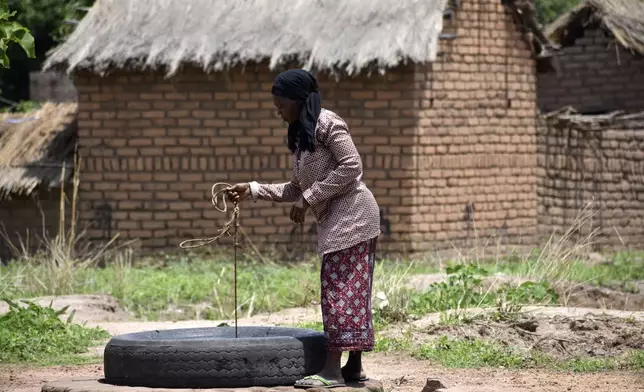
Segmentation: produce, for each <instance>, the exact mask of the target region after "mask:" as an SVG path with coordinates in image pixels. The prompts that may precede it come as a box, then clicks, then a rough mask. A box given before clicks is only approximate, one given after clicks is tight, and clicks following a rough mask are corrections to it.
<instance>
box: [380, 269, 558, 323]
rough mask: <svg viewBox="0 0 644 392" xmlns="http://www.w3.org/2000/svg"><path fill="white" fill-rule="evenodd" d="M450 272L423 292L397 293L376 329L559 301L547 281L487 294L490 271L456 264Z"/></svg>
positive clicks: (383, 310)
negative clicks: (474, 311) (425, 318)
mask: <svg viewBox="0 0 644 392" xmlns="http://www.w3.org/2000/svg"><path fill="white" fill-rule="evenodd" d="M446 272H447V280H445V281H443V282H437V283H433V284H431V285H430V286H429V287H428V288H427V289H426V290H424V291H422V292H418V291H413V290H409V289H405V288H398V289H397V290H395V291H393V292H392V293H391V296H392V300H391V301H389V303H388V305H387V306H385V307H382V308H376V309H375V310H374V319H375V326H376V329H380V328H382V327H383V326H386V325H388V324H391V323H396V322H405V321H410V320H413V319H418V318H419V317H422V316H423V315H426V314H429V313H438V312H443V318H442V322H444V323H459V322H462V321H464V320H465V318H467V315H466V312H465V311H466V310H467V309H470V308H479V307H497V308H498V309H499V310H500V311H502V312H516V311H518V310H520V309H521V307H522V306H524V305H534V304H540V305H547V304H554V303H556V302H557V300H558V295H557V293H556V292H555V291H554V289H553V288H552V287H550V285H549V284H548V283H547V282H545V281H541V282H531V281H528V282H525V283H523V284H521V285H519V286H507V285H502V286H500V287H498V288H497V289H495V290H487V291H486V290H484V289H483V286H482V281H483V278H484V277H485V276H487V275H488V274H489V271H488V270H486V269H484V268H482V267H480V266H475V265H472V264H469V265H464V264H456V265H453V266H448V267H447V269H446ZM447 311H449V312H447Z"/></svg>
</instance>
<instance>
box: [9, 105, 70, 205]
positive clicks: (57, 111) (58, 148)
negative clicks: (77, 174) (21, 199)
mask: <svg viewBox="0 0 644 392" xmlns="http://www.w3.org/2000/svg"><path fill="white" fill-rule="evenodd" d="M76 109H77V104H76V103H66V104H53V103H45V104H44V105H43V106H42V108H41V109H39V110H36V111H33V112H29V113H23V114H3V115H1V116H0V197H4V196H7V195H9V194H12V193H13V194H30V193H31V192H33V190H34V189H36V188H37V187H39V186H46V187H58V186H60V182H61V175H62V170H63V166H65V167H66V170H65V178H64V181H65V182H67V181H68V180H69V179H70V177H71V175H72V168H73V165H72V164H73V153H74V148H75V144H76V135H77V134H76Z"/></svg>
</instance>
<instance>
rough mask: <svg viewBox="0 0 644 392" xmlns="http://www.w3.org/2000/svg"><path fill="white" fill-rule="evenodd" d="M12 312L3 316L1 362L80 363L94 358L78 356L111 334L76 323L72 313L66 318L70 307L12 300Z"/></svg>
mask: <svg viewBox="0 0 644 392" xmlns="http://www.w3.org/2000/svg"><path fill="white" fill-rule="evenodd" d="M5 302H7V303H8V304H9V312H8V313H6V314H5V315H3V316H2V317H0V362H7V363H18V362H26V363H35V364H43V365H47V364H53V363H55V364H64V363H69V364H78V363H86V362H93V361H95V358H92V357H87V356H86V357H79V356H78V354H81V353H86V352H87V351H88V348H89V347H92V346H93V345H95V344H97V343H99V342H101V341H102V340H104V339H107V338H109V337H110V335H109V334H108V333H107V332H106V331H104V330H102V329H99V328H86V327H84V326H81V325H78V324H74V323H73V313H72V314H71V315H70V316H69V317H68V318H67V320H66V321H63V320H61V318H60V316H62V315H63V314H65V312H66V311H67V308H63V309H61V310H58V311H57V310H55V309H53V308H52V307H51V306H49V307H42V306H39V305H37V304H35V303H33V302H28V301H23V302H24V303H25V304H26V305H27V306H20V305H19V304H17V303H14V302H13V301H10V300H5Z"/></svg>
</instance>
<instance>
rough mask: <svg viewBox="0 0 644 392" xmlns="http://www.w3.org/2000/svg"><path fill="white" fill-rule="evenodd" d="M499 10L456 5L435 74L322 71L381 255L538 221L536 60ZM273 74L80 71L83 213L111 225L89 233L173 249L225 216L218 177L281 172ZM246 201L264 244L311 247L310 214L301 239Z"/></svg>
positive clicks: (283, 208) (212, 229)
mask: <svg viewBox="0 0 644 392" xmlns="http://www.w3.org/2000/svg"><path fill="white" fill-rule="evenodd" d="M497 3H498V2H496V1H492V0H486V1H485V2H484V4H481V5H480V7H481V9H480V11H481V12H476V10H475V9H474V8H471V7H477V5H476V4H470V3H464V4H463V5H462V6H463V7H465V8H464V9H463V10H461V11H459V12H458V14H457V21H456V23H458V26H460V27H458V29H457V31H456V32H457V33H458V35H459V38H457V39H456V40H455V41H453V42H452V43H451V44H449V45H447V46H446V47H444V48H443V50H444V52H445V56H443V57H442V58H443V60H441V61H439V62H438V63H437V64H434V66H433V68H434V70H433V72H432V71H431V67H425V66H415V65H408V66H401V67H398V68H396V69H393V70H390V71H389V72H388V73H387V74H386V75H384V76H381V75H371V76H365V75H361V76H358V77H352V78H348V77H343V78H341V80H340V81H339V82H338V81H336V80H335V78H332V77H329V76H328V75H325V74H319V75H318V78H319V81H320V85H321V89H322V99H323V102H324V106H325V107H327V108H329V109H331V110H334V111H336V112H338V113H339V114H340V115H341V116H343V117H344V118H345V119H346V120H347V122H348V124H349V126H350V129H351V132H352V135H353V137H354V141H355V143H356V145H357V147H358V150H359V151H360V153H361V154H362V155H363V163H364V167H365V182H366V183H367V185H368V186H369V187H370V188H371V189H372V191H373V193H374V195H375V196H376V198H377V200H378V203H379V204H380V206H381V208H382V228H383V231H384V232H385V234H384V235H383V236H382V242H381V244H382V248H384V250H385V251H386V252H400V251H405V252H416V251H422V250H426V249H429V248H430V247H433V248H439V247H444V248H445V247H446V248H451V247H452V245H453V244H452V243H451V242H450V241H456V242H457V243H459V244H465V245H467V244H471V243H472V241H471V240H472V238H473V229H474V228H476V229H477V230H478V231H477V233H478V235H479V236H481V237H487V236H488V235H490V234H501V235H502V236H503V237H504V238H507V241H513V242H517V241H519V237H522V236H528V237H529V236H531V235H533V232H534V231H535V230H536V229H535V228H536V216H535V214H536V177H535V168H536V157H535V154H534V152H535V148H536V147H535V133H536V131H535V126H534V118H535V105H536V96H535V91H534V90H535V88H534V81H535V78H534V63H533V61H532V60H531V59H530V54H529V53H528V51H527V49H526V48H525V44H524V43H523V41H520V39H519V36H518V34H517V33H516V29H515V28H514V26H513V25H512V22H511V19H510V17H509V16H504V13H503V8H502V7H501V5H500V4H497ZM506 22H507V23H506ZM477 25H480V26H481V27H482V29H480V30H479V29H476V28H473V26H477ZM506 54H510V58H509V60H508V61H507V62H506V60H505V58H506ZM275 76H276V73H271V72H268V71H267V67H266V65H265V64H261V65H257V66H247V67H246V69H245V72H244V73H242V72H240V70H239V69H234V70H232V71H230V72H228V73H216V74H210V75H205V74H203V73H201V72H199V71H197V70H193V69H185V70H184V71H182V73H181V74H179V75H177V76H174V77H172V78H171V79H163V77H162V75H160V74H153V73H146V74H136V73H125V72H117V73H115V74H112V75H111V76H108V77H105V78H99V77H97V76H93V75H86V74H85V75H83V74H80V75H77V77H76V80H75V84H76V86H77V89H78V91H79V136H80V140H81V155H82V156H83V157H84V158H83V163H84V166H83V168H82V172H81V193H80V198H81V202H82V205H81V218H82V219H83V220H84V221H85V222H94V223H95V224H99V223H100V224H101V225H102V226H101V228H95V229H94V230H93V231H92V232H91V234H92V235H93V236H94V237H96V238H101V237H102V238H106V237H107V236H108V235H110V233H114V232H116V231H118V232H120V233H121V235H122V236H123V237H124V238H140V239H141V245H142V247H144V248H167V247H176V246H177V245H178V244H179V243H180V242H181V241H182V240H184V239H188V238H193V237H203V236H209V235H215V234H216V232H217V230H218V228H219V227H220V225H221V223H223V221H224V218H223V217H222V214H221V213H220V212H218V211H216V210H215V209H214V208H213V207H212V205H211V203H210V199H209V195H210V187H211V186H212V184H213V183H214V182H220V181H225V182H238V181H248V180H258V181H262V182H282V181H285V180H287V179H288V178H289V177H290V172H291V168H290V158H289V154H288V150H287V149H286V146H285V137H286V127H285V126H284V124H283V123H282V121H281V120H280V119H278V118H277V116H276V114H275V110H274V109H273V105H272V99H271V96H270V88H271V84H272V81H273V79H274V77H275ZM508 102H509V103H510V107H508ZM242 208H243V210H242V220H241V222H240V223H241V225H242V226H243V227H244V230H245V231H246V232H247V233H248V234H249V235H250V237H251V239H252V240H253V242H254V243H255V244H256V245H260V246H264V245H270V244H278V245H282V246H286V247H292V246H293V244H295V243H297V242H299V241H304V242H306V243H308V244H313V243H314V241H315V225H314V224H312V222H313V219H312V217H311V216H310V215H309V217H308V221H307V223H306V224H305V227H304V233H303V237H304V238H302V237H301V236H300V228H298V227H295V226H294V225H293V224H292V223H291V222H290V220H289V218H288V210H289V206H288V205H270V204H268V203H257V204H252V203H246V204H244V205H243V206H242ZM472 209H473V210H472ZM470 210H471V211H470ZM468 211H469V212H468ZM484 240H485V239H484ZM311 248H312V247H310V249H311Z"/></svg>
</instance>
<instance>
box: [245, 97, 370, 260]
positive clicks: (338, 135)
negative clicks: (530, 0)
mask: <svg viewBox="0 0 644 392" xmlns="http://www.w3.org/2000/svg"><path fill="white" fill-rule="evenodd" d="M315 133H316V140H317V144H316V148H315V152H313V153H310V152H309V151H303V152H302V153H301V154H298V151H296V152H295V153H294V154H293V174H292V177H291V180H290V181H289V182H286V183H282V184H259V183H257V182H255V181H253V182H251V183H250V190H251V195H252V199H253V201H257V200H258V199H261V200H267V201H274V202H294V203H298V204H299V205H302V203H303V201H302V200H303V199H304V200H306V201H307V202H308V204H309V205H310V208H311V211H312V212H313V215H314V216H315V219H316V220H317V222H318V247H317V248H318V249H317V250H318V254H320V255H324V254H326V253H330V252H334V251H338V250H342V249H346V248H349V247H351V246H353V245H356V244H358V243H360V242H362V241H366V240H369V239H372V238H374V237H377V236H379V235H380V211H379V207H378V203H377V202H376V199H375V198H374V196H373V194H372V193H371V191H370V190H369V188H367V186H366V185H365V184H364V183H363V182H362V178H363V171H362V160H361V158H360V154H359V153H358V150H357V149H356V147H355V145H354V143H353V140H352V139H351V135H350V133H349V128H348V126H347V124H346V123H345V122H344V120H342V118H340V116H338V115H337V114H335V113H333V112H332V111H330V110H326V109H322V111H321V113H320V116H319V118H318V122H317V126H316V130H315ZM298 156H299V158H298Z"/></svg>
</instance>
